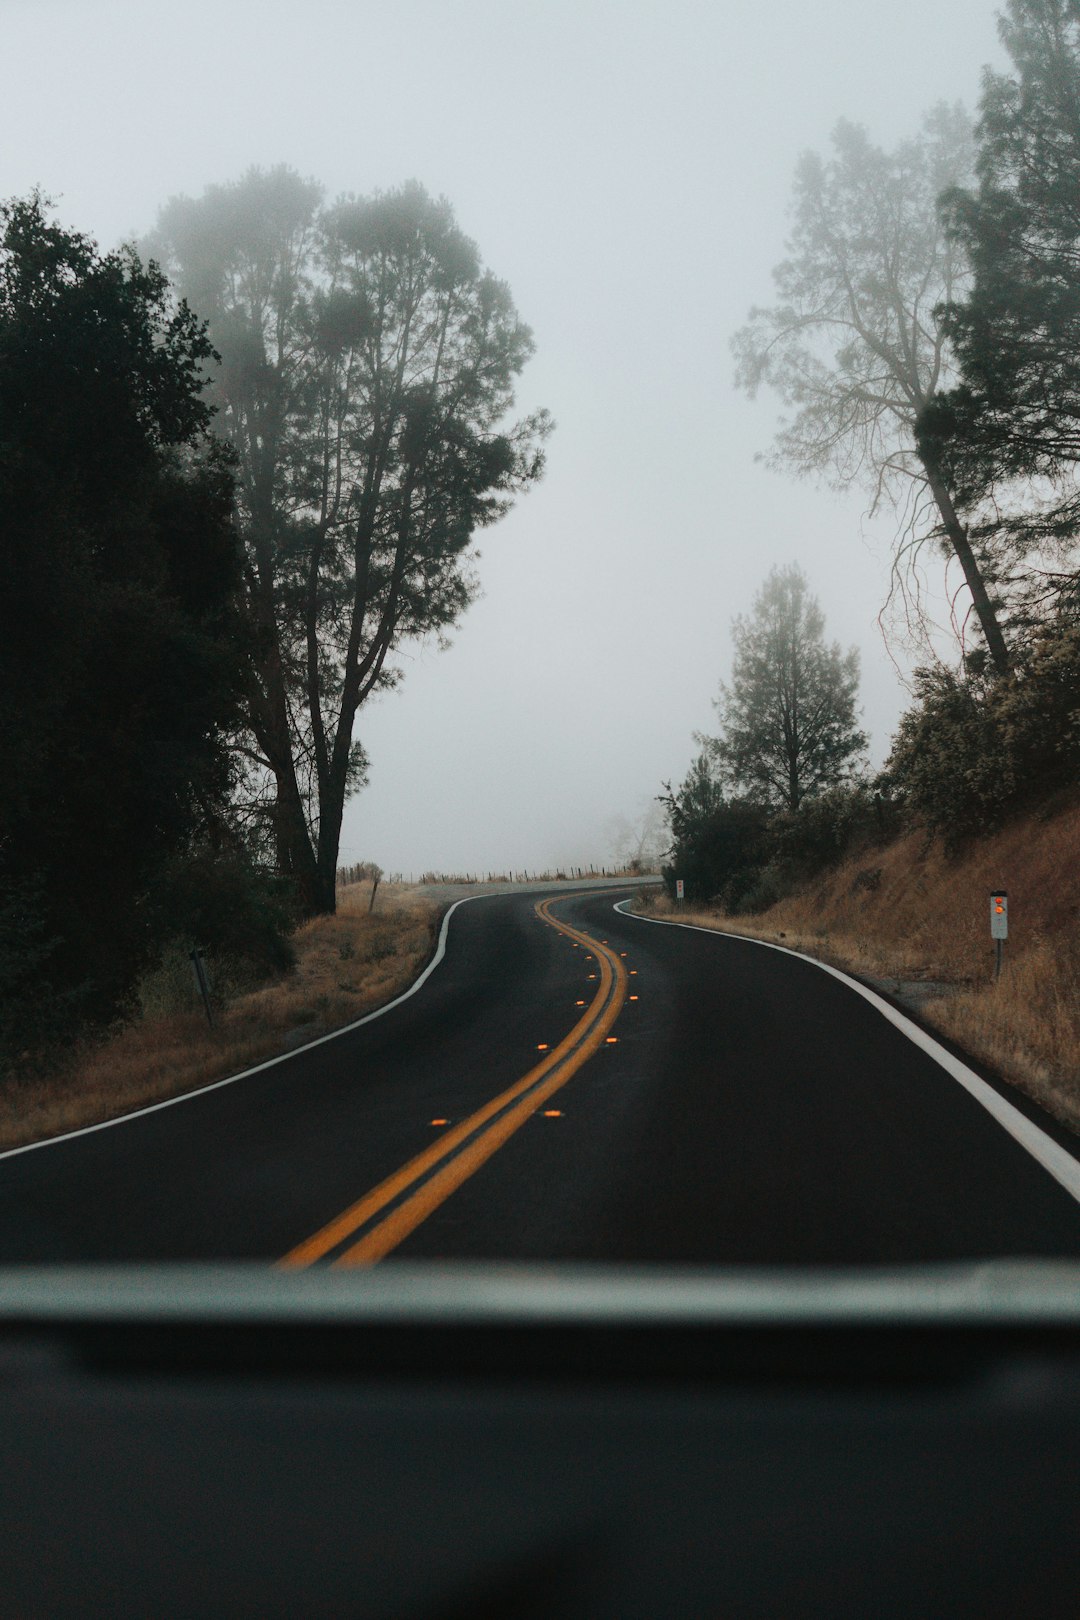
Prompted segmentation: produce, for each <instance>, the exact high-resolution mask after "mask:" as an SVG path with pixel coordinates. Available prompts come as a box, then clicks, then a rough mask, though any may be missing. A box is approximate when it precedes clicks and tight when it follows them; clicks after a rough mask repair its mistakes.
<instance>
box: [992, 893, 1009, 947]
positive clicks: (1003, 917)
mask: <svg viewBox="0 0 1080 1620" xmlns="http://www.w3.org/2000/svg"><path fill="white" fill-rule="evenodd" d="M1008 937H1009V896H1008V894H1007V892H1006V891H1005V890H1004V889H995V890H994V892H993V894H992V895H991V896H990V938H991V939H1008Z"/></svg>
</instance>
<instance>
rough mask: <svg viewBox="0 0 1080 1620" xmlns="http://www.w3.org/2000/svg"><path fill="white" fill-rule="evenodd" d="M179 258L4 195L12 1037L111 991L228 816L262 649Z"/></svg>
mask: <svg viewBox="0 0 1080 1620" xmlns="http://www.w3.org/2000/svg"><path fill="white" fill-rule="evenodd" d="M211 357H212V350H211V347H210V344H209V341H208V339H207V337H206V335H205V332H204V331H203V329H202V328H201V326H200V325H199V323H198V322H197V321H196V319H195V317H194V316H193V315H192V313H191V311H190V310H189V309H188V308H187V306H186V305H183V304H181V305H180V307H179V308H178V309H172V308H171V306H170V298H169V290H168V287H167V284H166V281H165V278H164V276H163V275H162V274H161V273H160V272H159V271H158V270H156V269H155V268H153V267H150V268H146V267H145V266H144V265H142V264H141V263H140V261H139V259H138V258H137V257H136V255H135V254H134V253H133V252H131V251H128V250H124V251H121V252H117V253H110V254H105V255H102V254H101V253H99V251H98V250H97V248H96V247H95V245H94V243H93V242H91V241H90V240H88V239H87V238H86V237H84V236H81V235H79V234H77V233H75V232H72V231H68V230H65V229H63V228H62V227H61V226H60V225H59V224H56V223H54V222H53V221H52V220H51V218H50V215H49V211H48V208H47V205H46V204H44V203H43V202H42V200H41V199H40V198H39V197H36V196H35V197H32V198H30V199H27V200H16V201H11V202H8V203H6V204H4V205H2V207H0V1008H2V1011H0V1043H4V1044H6V1045H7V1048H8V1050H9V1051H10V1050H11V1049H13V1048H16V1047H17V1046H18V1045H19V1043H20V1042H23V1041H26V1042H30V1041H32V1040H34V1039H35V1038H37V1037H38V1036H40V1035H41V1034H43V1033H46V1034H47V1033H49V1030H50V1027H51V1028H52V1029H53V1030H54V1031H58V1030H59V1029H61V1028H65V1027H69V1026H70V1025H71V1023H72V1022H73V1021H76V1020H78V1019H81V1018H94V1019H102V1018H106V1017H108V1016H110V1015H111V1014H112V1013H114V1012H115V1011H116V1009H117V1007H118V1006H119V1005H120V1004H121V1002H122V1000H123V998H124V996H125V994H126V993H127V992H128V990H129V989H130V987H131V985H132V982H133V979H134V977H135V975H136V973H137V972H138V970H139V967H140V965H141V964H142V962H143V961H144V960H145V959H146V957H147V955H148V954H149V953H150V952H151V951H152V949H153V946H154V943H155V940H154V934H153V930H152V928H151V927H150V926H149V923H148V913H147V909H146V905H145V901H146V897H147V895H148V893H149V891H150V889H151V887H152V885H153V882H154V880H155V876H156V874H157V873H158V871H159V870H160V867H161V865H162V863H163V862H164V861H165V860H166V859H168V858H170V857H173V856H175V855H176V854H177V852H178V851H180V850H181V849H183V848H184V847H186V846H187V845H188V844H189V843H190V842H191V841H192V840H198V839H199V838H200V836H201V837H203V838H204V839H205V838H209V837H210V836H211V834H212V833H214V832H218V833H220V830H221V822H220V810H221V807H222V805H223V804H224V803H225V801H226V799H227V795H228V791H229V780H230V756H229V752H228V749H227V747H226V744H225V740H224V736H223V728H225V727H227V726H228V725H229V724H233V723H235V721H236V716H237V712H238V707H237V706H238V702H239V698H240V692H241V681H242V663H241V659H240V656H239V651H238V643H237V630H238V622H237V619H236V615H235V609H234V597H235V592H236V589H237V586H238V579H239V555H238V548H237V544H236V539H235V535H234V532H233V528H232V522H231V506H232V476H231V471H230V468H229V465H228V458H227V456H226V455H225V454H224V453H223V452H221V451H220V450H219V449H215V448H214V447H213V445H212V444H211V442H210V440H209V438H208V434H207V429H208V424H209V420H210V408H209V406H208V405H207V404H206V402H205V401H204V399H203V397H202V384H201V381H200V375H201V371H202V368H203V367H204V365H205V364H206V363H207V362H208V361H209V360H210V359H211Z"/></svg>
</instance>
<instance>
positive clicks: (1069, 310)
mask: <svg viewBox="0 0 1080 1620" xmlns="http://www.w3.org/2000/svg"><path fill="white" fill-rule="evenodd" d="M999 31H1000V34H1001V38H1002V42H1003V44H1004V45H1005V47H1006V49H1007V50H1008V52H1009V54H1010V56H1011V57H1012V60H1013V64H1014V69H1015V71H1014V73H1013V74H1012V75H1008V74H997V73H993V72H989V71H987V73H986V75H985V78H984V82H983V93H982V100H981V108H980V112H981V116H980V119H979V123H978V126H977V130H976V134H977V141H978V156H977V164H976V169H977V176H978V188H977V190H975V191H971V190H966V189H963V188H960V187H954V188H952V189H951V190H950V191H948V192H947V193H946V194H945V196H944V197H943V198H942V202H941V212H942V217H943V220H944V222H945V225H946V227H947V229H948V231H949V233H950V235H951V236H952V238H953V239H954V240H955V241H956V242H957V243H958V245H959V246H960V247H961V248H962V250H963V251H964V253H965V254H966V255H967V256H968V257H969V258H970V261H971V266H972V281H971V285H970V288H969V289H968V291H967V293H966V296H964V297H963V298H957V297H953V298H952V299H950V301H949V302H948V303H947V305H946V307H945V309H944V311H943V329H944V331H945V332H946V334H947V336H948V338H949V340H950V342H951V343H952V345H953V348H954V350H955V354H956V358H957V362H958V366H959V371H960V380H959V382H958V383H957V385H956V386H954V387H953V388H951V389H949V390H944V391H942V392H940V393H939V394H938V395H937V396H936V397H935V398H934V399H933V400H932V401H931V402H930V403H929V404H928V405H927V407H926V408H925V409H924V411H923V414H922V415H921V417H920V419H919V423H918V440H919V444H920V446H921V447H922V449H923V451H924V453H926V454H928V455H929V456H931V457H932V458H934V459H935V460H936V461H937V462H938V463H939V465H941V466H943V467H947V468H948V475H949V476H950V478H951V479H952V481H953V483H954V484H955V486H956V488H957V490H958V493H959V495H960V498H961V499H962V500H964V501H965V502H966V503H967V504H968V505H969V506H970V507H971V508H973V509H975V511H976V513H977V521H976V524H975V526H974V527H973V534H975V535H977V536H978V537H979V538H981V540H982V542H983V544H984V545H993V546H995V547H996V549H997V550H998V551H999V552H1001V553H1003V554H1004V557H1005V560H1006V566H1008V565H1009V564H1012V565H1013V566H1015V565H1016V564H1017V563H1018V562H1019V561H1020V560H1021V559H1023V558H1026V557H1027V556H1028V555H1029V554H1030V553H1031V552H1032V551H1033V550H1035V549H1036V548H1038V547H1040V546H1044V545H1046V544H1047V543H1048V542H1049V544H1050V545H1051V547H1053V548H1055V549H1057V550H1059V551H1060V550H1064V551H1065V552H1068V550H1069V549H1070V547H1071V544H1072V540H1073V536H1074V535H1075V533H1076V530H1077V525H1078V523H1080V488H1078V485H1077V481H1076V467H1077V463H1078V461H1080V0H1009V5H1008V12H1007V15H1006V16H1005V17H1003V18H1001V19H1000V21H999Z"/></svg>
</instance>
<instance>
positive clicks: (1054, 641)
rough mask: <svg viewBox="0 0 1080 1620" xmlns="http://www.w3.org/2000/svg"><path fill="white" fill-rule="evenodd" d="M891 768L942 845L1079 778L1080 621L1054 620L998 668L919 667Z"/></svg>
mask: <svg viewBox="0 0 1080 1620" xmlns="http://www.w3.org/2000/svg"><path fill="white" fill-rule="evenodd" d="M916 696H917V702H916V704H915V706H914V707H913V708H912V709H909V710H908V712H907V713H906V714H905V715H904V716H903V717H902V719H901V721H900V727H899V730H898V732H897V735H896V739H895V741H894V743H893V751H892V755H891V757H890V759H889V762H888V766H887V770H888V774H889V777H890V779H891V780H892V782H893V783H894V785H895V787H896V789H897V790H898V792H899V793H900V794H901V796H902V798H903V800H904V803H905V805H906V807H907V811H908V814H909V816H910V817H911V818H912V819H915V820H917V821H919V822H921V823H922V824H923V825H924V826H926V827H927V828H928V829H929V830H930V831H931V832H935V833H940V834H941V836H942V838H943V839H944V842H945V846H946V848H947V849H949V850H951V851H955V850H956V849H958V848H959V847H960V846H961V845H962V844H963V843H964V842H965V840H966V839H968V838H971V837H976V836H979V835H980V834H983V833H987V832H991V831H992V830H993V829H994V828H995V827H998V826H1000V825H1001V823H1002V822H1003V821H1005V820H1006V819H1007V817H1008V816H1010V815H1012V814H1015V813H1016V812H1017V811H1019V810H1021V809H1023V808H1024V807H1025V806H1026V805H1029V804H1031V803H1037V802H1038V801H1039V800H1041V799H1046V798H1049V797H1050V796H1051V795H1053V794H1055V793H1057V792H1059V791H1061V790H1062V789H1064V788H1071V787H1074V786H1075V785H1076V784H1077V781H1078V780H1080V628H1078V627H1077V626H1076V625H1075V624H1070V623H1062V622H1059V621H1055V622H1054V623H1053V624H1050V625H1047V626H1045V627H1043V628H1042V629H1041V630H1039V631H1038V632H1037V633H1036V635H1035V636H1033V637H1032V639H1031V641H1030V642H1029V643H1028V644H1027V646H1026V647H1024V648H1022V649H1021V650H1020V653H1019V656H1018V657H1017V661H1016V665H1015V668H1014V669H1013V670H1012V671H1011V673H1010V674H1008V675H1006V676H1002V677H996V678H994V677H991V678H986V677H984V676H983V675H982V674H981V673H974V674H967V675H955V674H953V673H952V672H951V671H949V670H944V669H922V670H919V671H917V673H916Z"/></svg>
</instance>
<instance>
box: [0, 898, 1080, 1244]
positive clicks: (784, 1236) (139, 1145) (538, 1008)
mask: <svg viewBox="0 0 1080 1620" xmlns="http://www.w3.org/2000/svg"><path fill="white" fill-rule="evenodd" d="M618 899H619V895H618V894H617V893H616V892H613V891H611V890H608V891H600V892H598V891H592V892H588V893H584V894H576V895H566V894H559V895H558V896H557V897H555V898H553V899H551V898H549V899H546V900H545V899H544V898H543V897H542V896H541V897H538V896H537V895H535V894H533V895H505V896H498V897H485V898H483V899H478V900H472V901H468V902H466V903H465V904H462V905H459V906H457V908H456V909H455V910H454V911H453V913H452V914H451V916H450V918H449V921H448V925H447V931H446V949H445V955H444V957H443V959H442V960H441V961H440V962H439V963H438V965H436V966H435V967H434V968H433V970H432V971H431V972H430V974H429V975H428V977H427V978H426V980H425V981H424V983H423V984H422V985H421V986H420V988H419V989H418V990H417V991H416V993H415V994H412V995H410V996H409V997H408V998H407V999H405V1000H403V1001H402V1002H400V1003H399V1004H398V1005H397V1006H395V1007H393V1008H392V1009H391V1010H390V1011H388V1012H386V1013H385V1014H384V1015H382V1016H379V1017H376V1018H374V1019H372V1020H370V1021H367V1022H365V1023H363V1024H361V1025H359V1026H357V1027H355V1028H353V1029H352V1030H350V1031H348V1032H346V1033H344V1034H342V1035H340V1036H337V1037H334V1038H331V1039H328V1040H325V1041H323V1042H321V1043H319V1044H317V1045H314V1046H312V1047H309V1048H307V1049H304V1050H301V1051H298V1052H295V1053H293V1054H292V1055H290V1056H289V1057H287V1058H285V1059H284V1060H282V1061H280V1062H277V1063H275V1064H273V1065H271V1066H269V1067H265V1068H263V1069H261V1070H258V1071H256V1072H253V1073H252V1074H250V1075H248V1076H245V1077H241V1078H240V1079H238V1080H236V1081H235V1082H233V1083H229V1084H225V1085H220V1086H217V1087H215V1088H212V1089H209V1090H206V1091H204V1092H202V1093H200V1094H197V1095H195V1096H193V1097H191V1098H188V1099H185V1100H183V1101H181V1102H178V1103H176V1104H174V1105H169V1106H166V1107H159V1108H157V1109H153V1110H149V1111H147V1112H145V1113H143V1114H141V1115H139V1116H136V1117H132V1118H130V1119H129V1120H126V1121H123V1122H120V1123H118V1124H116V1125H113V1126H110V1127H108V1128H106V1129H97V1130H92V1131H89V1132H84V1133H80V1134H77V1135H75V1136H73V1137H71V1138H68V1139H66V1140H62V1141H59V1142H57V1143H55V1144H51V1145H46V1146H42V1147H38V1148H34V1149H32V1150H30V1151H17V1152H15V1153H11V1154H7V1155H5V1156H3V1157H2V1158H0V1264H11V1263H21V1262H34V1263H40V1262H48V1261H86V1260H101V1261H105V1260H140V1261H154V1260H196V1259H255V1260H265V1261H268V1262H270V1261H272V1262H277V1263H279V1264H283V1265H285V1266H289V1267H306V1266H309V1265H339V1266H358V1265H369V1264H371V1263H373V1262H375V1261H379V1260H382V1259H384V1258H386V1257H389V1258H390V1259H393V1258H398V1257H400V1258H409V1259H419V1258H426V1259H432V1258H436V1257H446V1258H453V1259H489V1258H490V1259H502V1260H608V1261H626V1262H634V1261H643V1262H675V1263H677V1262H697V1263H718V1264H726V1265H732V1264H736V1265H737V1264H747V1265H772V1264H780V1265H809V1264H816V1265H834V1264H835V1265H862V1264H874V1263H890V1264H897V1263H905V1262H922V1261H933V1260H955V1259H977V1258H984V1257H991V1256H1005V1255H1012V1256H1070V1257H1077V1256H1080V1166H1078V1165H1076V1164H1075V1163H1074V1161H1073V1159H1070V1158H1066V1157H1064V1156H1063V1155H1062V1154H1061V1146H1062V1145H1065V1146H1066V1147H1067V1148H1068V1150H1069V1152H1070V1153H1072V1152H1073V1151H1074V1150H1075V1151H1076V1156H1080V1147H1078V1145H1077V1143H1076V1141H1075V1139H1074V1138H1071V1137H1070V1136H1069V1135H1068V1133H1066V1132H1064V1131H1063V1129H1062V1128H1061V1127H1059V1126H1056V1125H1055V1124H1054V1123H1053V1122H1052V1121H1050V1120H1049V1119H1047V1118H1046V1116H1044V1115H1042V1114H1041V1113H1040V1112H1039V1111H1038V1109H1037V1108H1035V1106H1034V1105H1033V1104H1030V1103H1028V1102H1026V1101H1025V1100H1024V1099H1022V1098H1020V1097H1019V1096H1017V1095H1016V1094H1014V1093H1006V1091H1005V1088H1002V1087H996V1089H995V1090H994V1091H993V1093H992V1096H993V1097H997V1096H998V1095H1006V1094H1007V1095H1008V1096H1009V1097H1010V1099H1011V1104H1012V1107H1013V1110H1015V1111H1016V1112H1015V1120H1019V1121H1020V1122H1021V1134H1023V1130H1024V1129H1027V1128H1028V1126H1027V1124H1025V1122H1029V1123H1034V1125H1035V1127H1036V1128H1035V1130H1034V1132H1033V1133H1032V1139H1033V1140H1035V1143H1036V1149H1037V1150H1038V1152H1041V1154H1042V1159H1043V1161H1044V1162H1040V1157H1039V1156H1038V1153H1036V1152H1033V1151H1029V1148H1028V1147H1025V1146H1024V1145H1023V1144H1022V1143H1021V1142H1019V1141H1018V1140H1016V1136H1015V1134H1011V1133H1010V1130H1009V1129H1007V1128H1004V1127H1003V1125H1002V1123H1000V1122H999V1120H998V1119H995V1118H994V1117H993V1116H992V1114H991V1113H990V1112H989V1111H988V1110H987V1107H985V1106H984V1105H983V1104H982V1103H980V1101H979V1100H978V1099H977V1098H976V1097H975V1096H973V1095H972V1094H971V1093H970V1091H969V1090H967V1089H965V1087H964V1085H962V1084H961V1083H959V1082H958V1080H957V1079H956V1078H955V1076H954V1075H953V1074H951V1073H949V1072H948V1071H947V1069H946V1068H945V1067H943V1066H942V1064H941V1063H940V1062H938V1061H936V1060H935V1058H934V1057H933V1055H931V1054H930V1053H928V1052H927V1051H925V1050H922V1049H920V1047H919V1046H918V1045H917V1044H915V1043H914V1042H913V1041H912V1040H911V1039H909V1038H908V1037H907V1036H906V1035H905V1034H904V1033H903V1032H902V1031H901V1030H900V1029H898V1028H897V1027H895V1025H894V1024H893V1023H892V1022H890V1021H889V1019H888V1018H887V1017H885V1016H883V1014H882V1012H881V1010H880V1008H879V1007H876V1006H875V1005H874V1004H873V1003H872V1002H871V1001H870V1000H868V999H867V998H866V997H865V996H863V995H861V994H860V993H859V992H858V991H857V990H856V989H854V988H852V987H851V986H850V985H848V984H846V983H844V982H842V981H841V980H840V979H839V978H837V977H835V976H833V975H831V974H829V973H827V972H825V971H823V970H822V969H820V968H818V967H815V966H814V965H813V964H811V963H809V962H807V961H805V960H803V959H801V958H798V957H796V956H793V955H789V954H785V953H783V952H780V951H775V950H769V949H766V948H764V947H761V946H758V945H754V944H752V943H749V942H745V941H740V940H735V939H731V938H728V937H725V936H722V935H716V934H711V933H710V934H706V933H702V932H700V931H695V930H690V929H685V928H678V927H667V926H662V925H658V924H652V923H648V922H644V921H641V920H639V919H636V918H633V917H630V916H626V915H624V914H622V913H619V912H617V911H615V910H614V909H613V907H614V904H615V902H616V901H617V900H618ZM1007 1112H1008V1110H1007ZM1039 1143H1042V1144H1043V1147H1042V1149H1040V1148H1039ZM1029 1145H1030V1144H1029ZM1055 1154H1056V1155H1057V1159H1056V1163H1057V1174H1055V1173H1052V1171H1051V1170H1050V1169H1048V1168H1047V1162H1045V1161H1047V1160H1053V1159H1054V1155H1055ZM1063 1165H1064V1170H1062V1166H1063ZM1070 1165H1072V1169H1071V1170H1070V1168H1069V1166H1070ZM1070 1178H1072V1181H1073V1186H1072V1190H1070V1188H1069V1186H1068V1185H1066V1184H1063V1182H1064V1183H1068V1182H1069V1181H1070Z"/></svg>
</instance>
